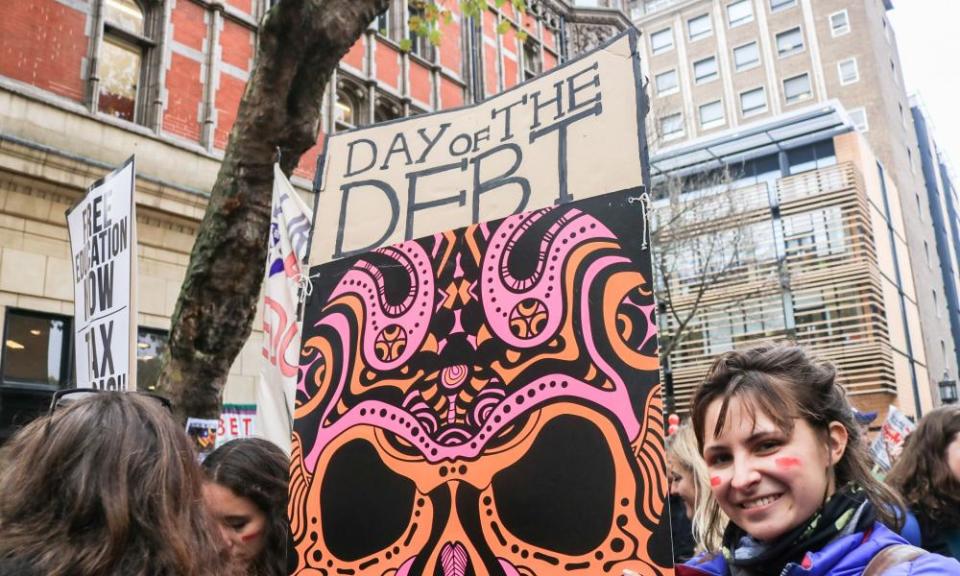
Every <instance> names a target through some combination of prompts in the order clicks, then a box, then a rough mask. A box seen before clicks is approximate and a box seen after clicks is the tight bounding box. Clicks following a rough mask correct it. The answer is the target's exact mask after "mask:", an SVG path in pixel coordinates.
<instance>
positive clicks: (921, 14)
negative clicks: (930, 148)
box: [888, 0, 960, 176]
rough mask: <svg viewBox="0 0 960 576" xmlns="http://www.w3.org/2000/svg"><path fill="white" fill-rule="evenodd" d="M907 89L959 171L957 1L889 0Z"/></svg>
mask: <svg viewBox="0 0 960 576" xmlns="http://www.w3.org/2000/svg"><path fill="white" fill-rule="evenodd" d="M893 7H894V9H893V10H891V11H890V12H889V13H888V15H889V18H890V22H891V23H892V24H893V29H894V31H895V32H896V34H897V45H898V48H899V50H900V61H901V67H902V71H903V75H904V81H905V83H906V86H907V94H908V95H912V94H918V95H919V96H920V99H921V100H922V102H923V104H924V107H925V108H926V111H927V114H928V115H929V116H930V119H931V121H932V123H933V129H934V137H935V139H936V140H937V143H938V145H939V147H940V150H941V152H943V154H944V155H945V156H947V157H948V159H949V163H950V165H951V167H952V168H953V171H954V175H955V176H960V33H958V31H957V24H958V23H960V0H893Z"/></svg>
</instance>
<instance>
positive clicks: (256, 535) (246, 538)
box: [240, 531, 262, 542]
mask: <svg viewBox="0 0 960 576" xmlns="http://www.w3.org/2000/svg"><path fill="white" fill-rule="evenodd" d="M261 533H262V531H257V532H254V533H253V534H246V535H244V536H241V537H240V540H242V541H244V542H250V541H252V540H256V539H257V538H259V537H260V534H261Z"/></svg>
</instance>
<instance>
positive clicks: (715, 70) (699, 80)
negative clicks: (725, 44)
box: [692, 54, 720, 86]
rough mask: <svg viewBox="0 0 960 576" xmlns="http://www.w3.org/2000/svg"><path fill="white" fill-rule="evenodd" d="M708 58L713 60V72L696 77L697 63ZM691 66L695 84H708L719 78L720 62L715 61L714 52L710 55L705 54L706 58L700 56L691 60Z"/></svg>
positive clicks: (701, 62) (703, 61)
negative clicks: (706, 75) (695, 59)
mask: <svg viewBox="0 0 960 576" xmlns="http://www.w3.org/2000/svg"><path fill="white" fill-rule="evenodd" d="M710 60H713V74H712V75H711V76H708V77H705V78H699V77H697V64H703V63H705V62H708V61H710ZM692 67H693V83H694V84H696V85H697V86H701V85H703V84H709V83H710V82H714V81H716V80H719V79H720V63H719V62H718V61H717V55H716V54H713V55H712V56H707V57H706V58H701V59H699V60H697V61H695V62H693V64H692Z"/></svg>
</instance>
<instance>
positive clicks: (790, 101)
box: [781, 72, 813, 106]
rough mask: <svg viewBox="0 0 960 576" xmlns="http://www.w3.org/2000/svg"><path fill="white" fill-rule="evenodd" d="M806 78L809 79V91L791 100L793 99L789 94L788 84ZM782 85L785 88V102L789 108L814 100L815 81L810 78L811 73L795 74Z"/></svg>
mask: <svg viewBox="0 0 960 576" xmlns="http://www.w3.org/2000/svg"><path fill="white" fill-rule="evenodd" d="M804 77H805V78H806V79H807V91H806V92H805V93H803V94H801V95H799V96H794V97H793V98H792V99H791V97H790V96H789V95H788V94H787V82H790V81H791V80H799V79H800V78H804ZM781 84H782V86H783V100H784V103H786V104H787V105H788V106H789V105H793V104H796V103H798V102H803V101H804V100H808V99H810V98H813V80H812V79H811V78H810V73H809V72H803V73H801V74H795V75H793V76H791V77H789V78H784V79H783V81H782V82H781Z"/></svg>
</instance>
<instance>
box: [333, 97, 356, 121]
mask: <svg viewBox="0 0 960 576" xmlns="http://www.w3.org/2000/svg"><path fill="white" fill-rule="evenodd" d="M333 116H334V120H335V121H336V123H337V124H342V125H345V126H347V127H353V126H356V121H355V120H354V113H353V102H352V101H351V100H350V98H349V97H347V96H346V95H345V94H344V93H343V92H337V103H336V106H335V107H334V111H333Z"/></svg>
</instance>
